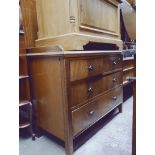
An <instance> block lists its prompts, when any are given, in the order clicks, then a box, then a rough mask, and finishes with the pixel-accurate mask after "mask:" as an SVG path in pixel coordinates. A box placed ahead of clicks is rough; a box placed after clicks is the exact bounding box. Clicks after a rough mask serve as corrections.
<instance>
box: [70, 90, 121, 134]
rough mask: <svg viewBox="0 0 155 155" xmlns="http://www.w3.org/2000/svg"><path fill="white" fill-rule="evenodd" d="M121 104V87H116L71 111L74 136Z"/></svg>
mask: <svg viewBox="0 0 155 155" xmlns="http://www.w3.org/2000/svg"><path fill="white" fill-rule="evenodd" d="M122 102H123V97H122V87H118V88H116V89H114V90H112V91H110V92H109V93H107V94H105V95H103V96H101V97H99V98H98V99H96V100H94V101H92V102H90V103H89V104H87V105H84V106H83V107H81V108H79V109H77V110H75V111H73V112H72V123H73V134H74V136H75V135H76V134H78V133H80V132H81V131H82V130H84V129H86V128H88V127H89V126H90V125H92V124H93V123H94V122H95V121H97V120H98V119H100V118H101V117H102V116H104V115H106V114H107V113H108V112H110V111H111V110H112V109H113V108H114V107H116V106H117V105H119V104H120V103H122Z"/></svg>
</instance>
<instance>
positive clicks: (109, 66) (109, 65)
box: [103, 55, 122, 74]
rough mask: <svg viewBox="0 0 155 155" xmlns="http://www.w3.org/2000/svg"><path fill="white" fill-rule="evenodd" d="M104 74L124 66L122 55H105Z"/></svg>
mask: <svg viewBox="0 0 155 155" xmlns="http://www.w3.org/2000/svg"><path fill="white" fill-rule="evenodd" d="M103 62H104V74H105V73H107V72H111V71H114V70H117V69H120V68H122V55H111V56H105V57H103Z"/></svg>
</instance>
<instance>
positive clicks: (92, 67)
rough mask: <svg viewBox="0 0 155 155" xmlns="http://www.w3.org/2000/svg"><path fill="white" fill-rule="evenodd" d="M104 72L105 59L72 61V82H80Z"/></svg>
mask: <svg viewBox="0 0 155 155" xmlns="http://www.w3.org/2000/svg"><path fill="white" fill-rule="evenodd" d="M102 72H103V59H102V58H93V59H80V60H79V59H77V60H71V61H70V80H71V81H75V80H80V79H83V78H87V77H90V76H94V75H98V74H101V73H102Z"/></svg>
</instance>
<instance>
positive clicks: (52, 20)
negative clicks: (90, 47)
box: [36, 0, 122, 50]
mask: <svg viewBox="0 0 155 155" xmlns="http://www.w3.org/2000/svg"><path fill="white" fill-rule="evenodd" d="M36 5H37V20H38V27H39V28H38V39H37V40H36V46H49V45H59V44H60V45H62V47H63V48H64V50H82V49H83V46H84V45H85V44H88V43H89V42H100V43H114V44H117V46H118V47H119V48H122V47H121V44H122V42H121V40H120V6H119V2H118V1H116V0H84V1H83V0H81V1H79V0H66V1H61V0H46V1H42V0H37V1H36Z"/></svg>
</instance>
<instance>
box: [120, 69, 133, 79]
mask: <svg viewBox="0 0 155 155" xmlns="http://www.w3.org/2000/svg"><path fill="white" fill-rule="evenodd" d="M129 76H130V77H133V76H134V68H133V69H129V70H126V71H123V81H127V77H129Z"/></svg>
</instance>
